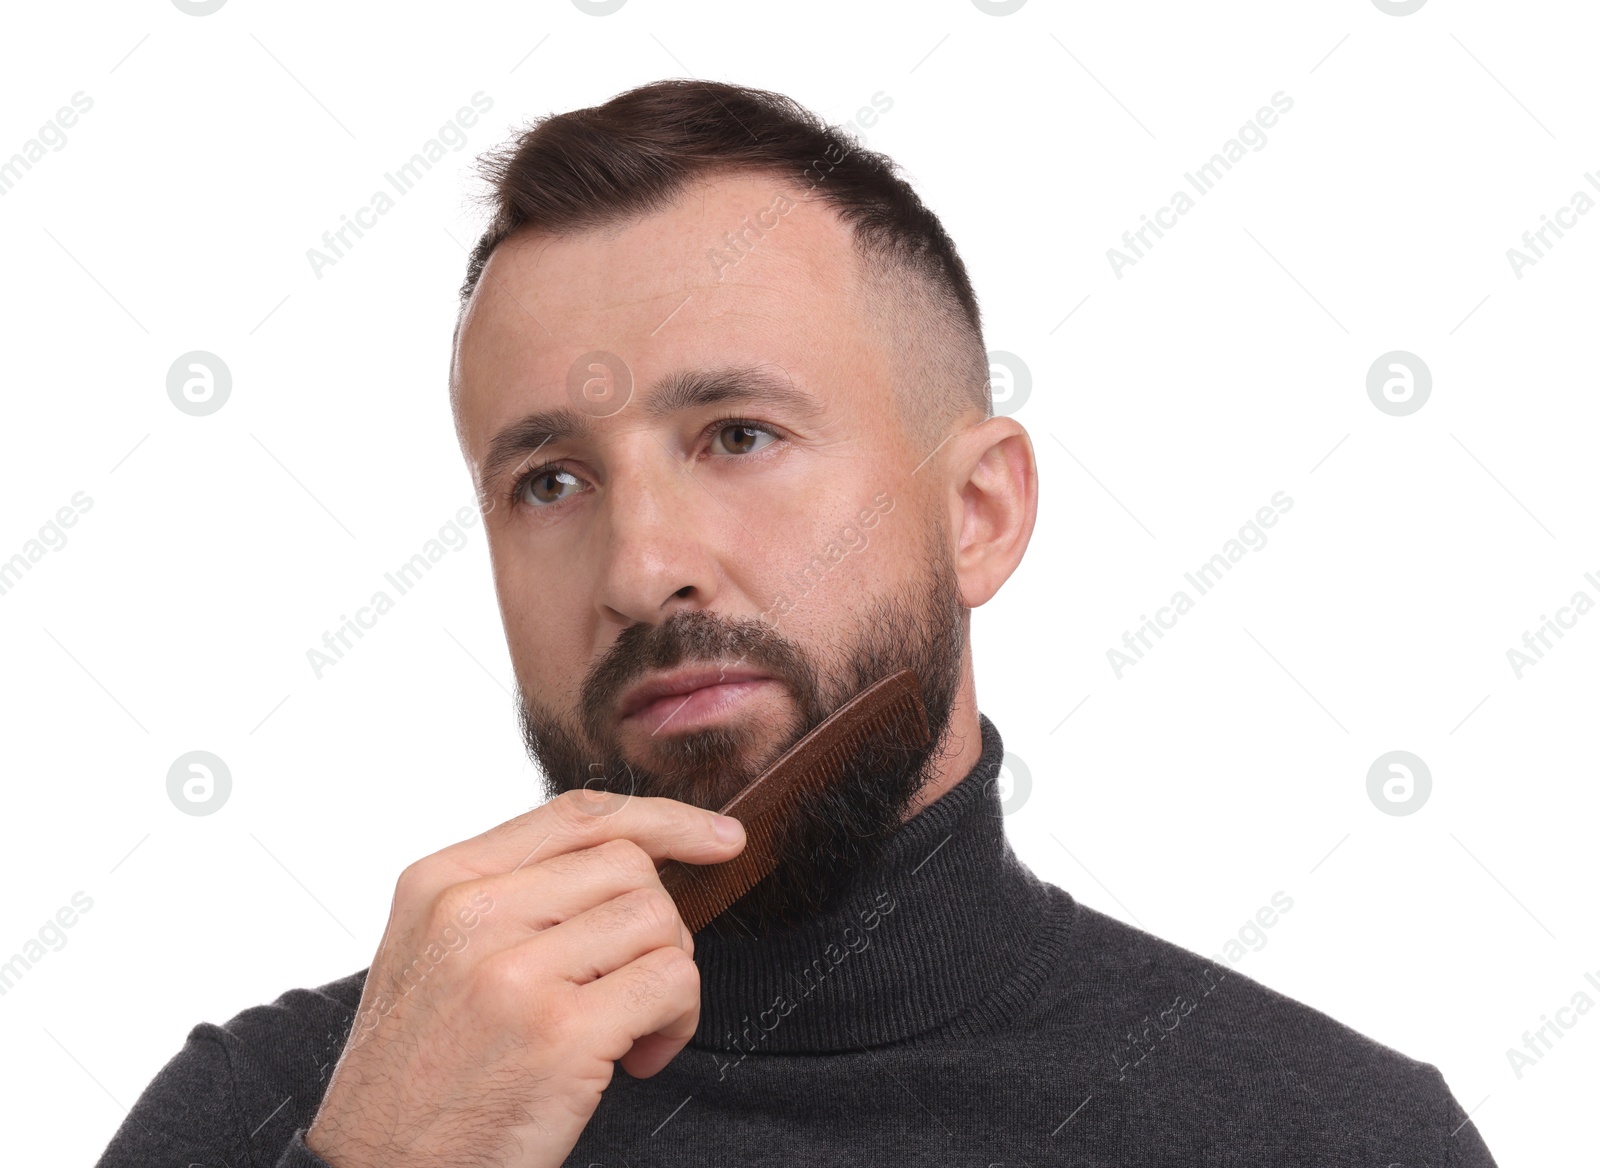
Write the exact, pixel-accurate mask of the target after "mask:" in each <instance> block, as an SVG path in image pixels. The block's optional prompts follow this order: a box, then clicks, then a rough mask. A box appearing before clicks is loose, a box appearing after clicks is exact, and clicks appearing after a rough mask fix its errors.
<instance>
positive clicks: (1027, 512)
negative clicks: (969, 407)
mask: <svg viewBox="0 0 1600 1168" xmlns="http://www.w3.org/2000/svg"><path fill="white" fill-rule="evenodd" d="M957 443H958V447H957V450H956V452H955V455H956V456H955V458H954V459H953V460H952V462H953V469H954V472H955V473H954V477H953V478H952V480H951V495H950V508H949V512H950V524H951V528H950V529H951V533H952V535H953V536H954V539H953V541H952V543H953V547H954V549H955V561H956V578H957V581H958V583H959V586H960V589H961V600H962V603H963V604H965V605H966V606H967V607H968V608H977V607H978V606H979V605H980V604H984V603H986V602H987V601H988V600H989V599H990V598H991V597H993V596H994V594H995V593H996V592H998V591H1000V586H1001V585H1002V584H1004V583H1005V582H1006V580H1007V579H1009V578H1010V576H1011V573H1012V572H1014V571H1015V570H1016V567H1017V565H1018V564H1019V563H1021V562H1022V554H1023V552H1025V551H1027V549H1028V540H1029V538H1031V537H1032V535H1033V521H1034V517H1035V515H1036V514H1037V512H1038V509H1039V470H1038V464H1037V463H1036V462H1035V460H1034V456H1033V442H1032V441H1031V440H1030V439H1029V437H1028V432H1027V431H1026V430H1024V429H1023V428H1022V426H1021V424H1020V423H1018V422H1017V421H1016V420H1015V419H1014V418H1010V417H993V418H987V419H985V420H984V421H982V422H980V423H979V424H978V425H976V426H974V427H972V429H970V430H968V431H967V432H966V433H964V434H962V435H961V437H960V438H959V439H958V440H957Z"/></svg>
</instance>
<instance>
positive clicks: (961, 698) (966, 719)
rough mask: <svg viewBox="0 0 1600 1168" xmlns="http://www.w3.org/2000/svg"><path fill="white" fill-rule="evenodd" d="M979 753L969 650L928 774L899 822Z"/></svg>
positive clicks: (933, 798)
mask: <svg viewBox="0 0 1600 1168" xmlns="http://www.w3.org/2000/svg"><path fill="white" fill-rule="evenodd" d="M982 755H983V733H982V731H981V730H980V729H979V726H978V699H977V687H976V686H975V685H974V684H973V680H972V652H971V649H970V647H969V648H968V650H967V651H966V652H965V653H964V654H963V660H962V670H961V685H960V686H959V687H958V688H957V690H956V696H955V701H954V702H952V703H951V706H950V718H949V721H948V722H947V723H946V724H945V729H944V734H943V736H942V737H941V738H940V740H939V743H938V745H937V746H936V747H935V748H934V765H933V770H932V774H931V776H930V777H929V779H928V781H927V783H926V784H924V786H923V788H922V789H921V790H920V791H918V792H917V796H916V798H915V799H913V800H912V801H911V806H910V807H909V808H907V809H906V816H905V819H904V820H902V822H909V821H910V820H911V819H912V818H913V817H915V816H916V815H918V814H919V813H920V812H921V811H922V809H923V808H925V807H927V806H929V805H930V804H932V803H937V802H938V801H939V800H940V799H941V798H943V797H944V795H945V794H947V793H948V792H949V791H950V790H951V788H953V787H954V786H955V785H956V784H957V783H959V782H960V781H961V780H962V779H964V778H966V777H967V775H968V774H969V773H970V772H971V771H972V768H973V767H975V766H977V765H978V759H979V758H980V757H981V756H982Z"/></svg>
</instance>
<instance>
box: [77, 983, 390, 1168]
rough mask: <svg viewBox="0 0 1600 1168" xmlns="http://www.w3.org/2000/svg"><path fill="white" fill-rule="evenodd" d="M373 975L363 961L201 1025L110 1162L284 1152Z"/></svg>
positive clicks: (316, 1098) (136, 1114)
mask: <svg viewBox="0 0 1600 1168" xmlns="http://www.w3.org/2000/svg"><path fill="white" fill-rule="evenodd" d="M365 982H366V970H362V971H360V972H359V973H354V974H350V975H348V976H346V977H343V978H340V979H339V980H337V981H333V982H329V983H327V984H326V985H322V986H318V987H316V988H314V989H293V990H289V991H287V992H285V993H282V994H280V995H278V997H277V998H275V999H274V1000H273V1001H272V1002H270V1003H268V1004H266V1005H261V1006H252V1007H250V1008H249V1009H246V1010H243V1011H241V1012H240V1013H238V1014H235V1015H234V1016H233V1017H232V1018H230V1019H229V1020H228V1021H226V1022H222V1023H214V1022H201V1023H200V1024H198V1025H197V1026H195V1027H193V1028H192V1029H191V1030H190V1031H189V1033H188V1036H187V1040H186V1041H185V1042H184V1045H183V1047H182V1048H181V1049H180V1050H179V1051H178V1052H177V1053H176V1054H175V1055H173V1056H172V1058H171V1059H169V1060H168V1061H167V1063H166V1065H165V1066H164V1067H162V1068H161V1070H160V1071H159V1072H157V1074H156V1076H155V1078H154V1079H152V1080H151V1082H150V1083H149V1085H148V1086H146V1088H145V1089H144V1091H143V1092H142V1093H141V1094H140V1096H139V1098H138V1100H137V1101H136V1102H135V1103H134V1106H133V1108H132V1109H131V1110H130V1111H129V1113H128V1115H127V1118H126V1119H125V1120H124V1122H123V1124H122V1126H121V1127H120V1128H118V1130H117V1132H116V1134H115V1135H114V1136H113V1138H112V1140H111V1143H110V1144H109V1145H108V1146H107V1149H106V1151H105V1153H104V1155H103V1156H102V1157H101V1160H100V1165H101V1168H122V1166H123V1165H130V1166H131V1165H135V1164H150V1163H158V1162H164V1163H190V1162H195V1161H203V1162H206V1163H210V1162H212V1160H213V1158H218V1157H220V1158H221V1159H223V1160H224V1161H231V1162H236V1163H237V1162H243V1161H248V1162H260V1160H261V1159H262V1158H263V1157H264V1158H265V1160H266V1162H269V1163H270V1162H273V1161H275V1160H276V1159H277V1157H278V1153H279V1152H280V1151H281V1150H282V1149H283V1148H284V1147H286V1146H287V1145H289V1144H290V1143H291V1142H292V1140H293V1137H294V1133H295V1131H296V1129H297V1128H302V1127H304V1126H305V1125H306V1124H307V1123H308V1122H309V1120H310V1117H311V1116H312V1115H313V1114H314V1113H315V1111H316V1108H317V1106H318V1105H319V1104H320V1102H321V1100H322V1095H323V1092H324V1090H325V1089H326V1086H327V1079H328V1075H329V1074H330V1073H331V1071H332V1069H333V1064H334V1063H336V1062H337V1061H338V1058H339V1053H340V1051H342V1050H343V1049H344V1041H345V1037H346V1036H347V1035H348V1033H349V1030H350V1026H351V1024H352V1022H353V1021H354V1018H355V1011H356V1007H357V1006H358V1005H359V1004H360V1001H361V991H362V987H363V986H364V985H365ZM252 1157H253V1158H252ZM309 1162H311V1163H315V1161H314V1160H312V1161H309Z"/></svg>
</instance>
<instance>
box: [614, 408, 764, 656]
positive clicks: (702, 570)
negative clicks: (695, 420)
mask: <svg viewBox="0 0 1600 1168" xmlns="http://www.w3.org/2000/svg"><path fill="white" fill-rule="evenodd" d="M639 437H640V438H642V441H641V442H639V443H637V444H635V445H634V447H633V449H630V450H628V451H626V452H625V454H624V456H623V457H621V458H618V459H617V460H616V462H615V465H616V470H615V472H614V473H613V474H612V476H611V481H610V483H609V484H608V488H609V489H608V490H607V491H606V492H605V498H604V499H603V501H602V506H603V507H604V508H605V521H604V523H602V525H601V534H600V539H601V541H602V547H601V549H600V563H601V573H600V583H599V586H598V587H597V589H596V594H595V604H596V606H597V607H598V608H599V610H600V612H601V613H602V615H604V616H605V617H606V618H607V619H608V620H611V621H614V622H617V623H620V624H624V625H631V624H636V623H645V624H660V623H661V622H662V621H665V620H666V619H667V618H668V617H670V616H671V615H672V614H673V613H674V612H676V611H678V610H679V609H680V608H707V607H709V606H710V605H711V604H712V603H714V602H715V600H716V597H717V591H718V587H719V583H720V569H719V566H718V562H717V557H716V555H715V554H714V551H713V547H712V545H711V543H710V542H709V541H711V540H712V539H714V538H715V535H716V533H717V532H719V531H720V530H722V528H723V527H724V526H726V525H727V524H728V523H731V522H732V521H733V520H732V517H731V516H728V515H727V514H725V513H724V514H721V515H720V516H719V515H717V514H713V512H717V511H718V510H719V509H718V507H717V503H716V501H715V500H714V499H713V498H712V497H711V495H710V494H709V493H708V488H707V487H706V485H705V484H704V483H701V482H697V481H696V480H695V479H694V475H693V472H692V471H691V470H689V469H688V468H686V467H685V466H684V465H682V464H681V463H680V462H678V461H677V459H675V458H674V457H673V455H672V454H671V452H670V451H669V450H667V449H665V448H663V447H662V445H661V444H660V443H659V442H656V441H654V440H653V439H651V438H650V437H649V436H647V435H640V436H639Z"/></svg>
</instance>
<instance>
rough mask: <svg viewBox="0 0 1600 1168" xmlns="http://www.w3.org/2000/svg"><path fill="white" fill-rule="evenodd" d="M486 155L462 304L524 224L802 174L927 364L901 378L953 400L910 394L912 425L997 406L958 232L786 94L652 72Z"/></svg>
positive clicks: (604, 217)
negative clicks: (485, 215)
mask: <svg viewBox="0 0 1600 1168" xmlns="http://www.w3.org/2000/svg"><path fill="white" fill-rule="evenodd" d="M478 165H479V171H480V174H481V175H482V177H483V179H484V180H485V181H486V182H487V183H488V185H489V187H490V191H489V196H488V203H489V206H490V210H491V218H490V222H489V226H488V228H487V230H485V231H484V233H483V235H482V236H481V237H480V238H479V240H478V243H477V246H476V247H475V248H473V251H472V255H471V258H470V259H469V261H468V263H467V275H466V279H465V281H464V282H463V283H462V285H461V296H460V308H461V312H462V313H464V312H465V309H466V305H467V301H468V299H469V298H470V297H471V295H472V292H473V290H474V289H475V288H476V287H477V284H478V280H479V278H480V277H481V276H482V274H483V269H484V265H485V264H487V263H488V261H489V256H490V254H491V253H492V252H493V251H494V249H495V248H496V247H498V246H499V245H500V244H501V243H502V242H504V241H505V240H506V239H507V238H508V237H509V236H511V235H512V234H513V233H515V232H516V231H518V230H520V229H523V228H531V229H535V230H539V231H545V232H551V233H554V234H566V233H570V232H577V231H584V230H588V229H593V228H598V227H602V226H606V225H608V224H611V223H614V222H616V221H617V220H619V219H628V218H631V217H634V216H639V215H644V214H647V213H649V212H651V211H655V210H659V209H662V208H663V207H665V206H666V205H667V204H669V203H670V202H671V201H672V200H673V198H674V197H676V196H677V195H678V194H679V193H681V192H682V191H683V189H684V188H685V187H687V186H688V185H689V184H690V183H691V182H693V181H695V180H697V179H703V178H709V177H712V176H715V175H717V174H719V173H727V172H746V173H750V172H757V173H759V172H766V173H770V174H774V175H777V176H779V177H781V178H784V179H787V180H788V181H790V182H793V183H796V184H799V185H802V186H803V187H804V188H805V189H806V190H807V192H808V194H809V195H810V196H811V197H816V198H819V199H820V200H821V201H822V203H823V204H824V205H825V206H828V207H830V208H831V209H832V210H833V211H835V212H836V213H837V214H838V215H839V216H840V218H841V219H842V220H843V221H844V222H845V223H846V224H848V225H849V226H850V227H851V229H852V235H853V238H854V242H855V247H856V252H857V255H858V256H859V257H860V259H861V260H862V262H863V269H862V274H863V275H864V277H865V278H866V280H867V282H868V285H869V287H870V289H871V292H872V293H873V294H872V295H870V296H869V298H868V303H869V304H870V305H871V306H872V307H873V309H874V311H875V312H876V313H877V314H878V315H879V316H880V318H883V319H880V321H879V325H880V331H881V334H882V336H883V337H884V339H885V341H886V342H887V343H888V344H890V345H891V346H892V347H895V348H898V349H900V350H901V352H900V354H899V356H900V357H901V358H902V360H901V362H900V364H901V367H902V368H904V367H905V365H906V363H909V365H910V371H911V372H913V373H915V374H920V376H910V377H907V378H906V380H907V381H908V382H910V383H912V384H913V388H920V389H922V390H924V392H925V391H926V389H927V388H928V386H927V385H926V382H927V381H928V380H937V381H940V382H943V383H944V384H942V385H940V386H938V388H937V389H936V391H935V392H936V393H938V394H939V395H940V396H942V397H943V398H944V405H945V406H946V409H945V410H935V411H929V410H928V403H927V401H926V398H925V397H924V398H923V399H922V400H921V401H920V402H919V403H911V402H906V403H905V404H906V405H907V406H909V407H911V413H910V416H912V417H919V418H921V419H924V422H923V423H921V424H919V425H918V426H917V427H916V429H918V430H919V431H923V430H925V429H926V424H927V422H933V421H943V419H942V418H938V419H935V418H929V416H928V415H929V414H930V413H932V414H948V412H950V411H954V412H957V413H959V412H964V411H965V410H967V409H971V408H978V409H981V410H982V411H983V413H984V415H985V416H988V415H989V414H990V413H992V399H991V396H990V393H989V384H988V377H989V361H988V357H987V355H986V353H985V350H984V346H983V325H982V319H981V316H980V314H979V310H978V300H977V296H976V295H975V294H974V293H973V290H972V282H971V281H970V280H969V279H968V278H967V270H966V266H965V265H964V264H963V263H962V262H961V257H960V256H959V255H958V254H957V253H956V248H955V244H954V243H953V242H951V239H950V237H949V235H948V234H946V233H945V230H944V227H943V226H942V225H941V224H940V222H939V220H938V218H937V216H935V215H934V213H933V212H932V211H930V210H928V208H927V207H926V206H924V205H923V202H922V200H921V199H920V198H918V196H917V193H916V192H915V191H914V190H912V189H911V187H910V185H909V184H907V183H906V182H905V181H904V180H903V179H902V178H901V177H900V176H899V174H898V173H897V171H898V167H897V165H896V164H895V163H894V162H893V161H892V160H891V159H889V158H888V157H887V156H885V155H883V154H880V153H877V152H875V151H872V150H868V149H866V148H864V147H863V146H861V144H860V143H859V142H858V141H857V140H856V139H855V138H854V137H853V136H852V135H850V134H849V133H847V132H846V131H844V130H842V129H841V128H839V127H837V126H830V125H828V124H827V123H825V122H824V121H823V120H822V119H821V118H819V117H818V116H817V115H816V114H814V113H812V112H811V111H809V110H807V109H806V108H805V107H804V106H801V105H800V104H799V103H797V102H795V101H794V100H793V99H791V98H789V97H785V96H784V95H782V94H778V93H772V92H768V91H766V90H761V89H750V88H746V87H743V86H738V85H729V84H725V83H722V82H716V81H699V80H683V79H669V80H663V81H656V82H653V83H651V84H649V85H642V86H639V87H638V88H636V89H630V90H628V91H627V92H625V93H622V94H619V95H617V96H616V97H613V98H612V99H611V100H610V101H608V102H606V103H605V104H603V105H597V106H592V107H590V108H587V109H579V110H572V111H570V112H567V113H560V114H552V115H550V116H548V117H545V118H542V119H539V120H537V121H535V122H533V123H532V124H531V125H530V126H529V127H528V128H527V129H525V130H524V131H522V132H521V133H520V134H519V135H517V136H516V137H515V138H514V139H512V140H511V141H510V142H509V143H508V144H506V145H505V146H503V147H501V148H499V149H498V150H494V151H491V152H489V153H487V154H485V155H484V156H483V157H481V158H480V159H479V163H478ZM907 276H909V277H910V279H909V280H908V279H906V277H907ZM885 301H888V303H885ZM897 309H898V310H899V311H898V312H897V311H896V310H897ZM460 319H461V318H460V315H458V317H457V330H458V332H459V329H460ZM912 350H916V351H914V352H913V351H912ZM918 383H921V384H918Z"/></svg>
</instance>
